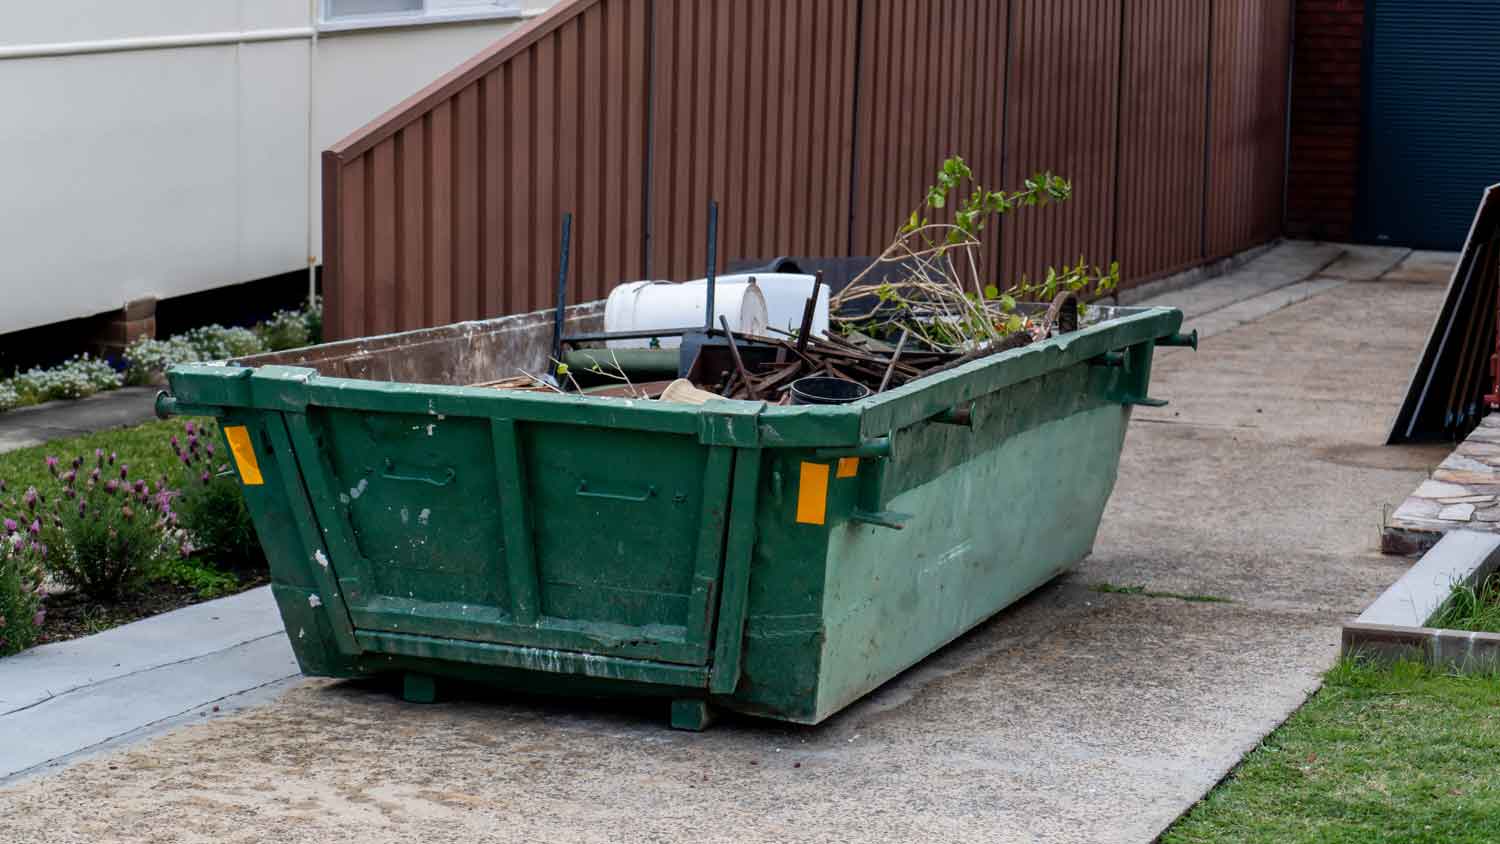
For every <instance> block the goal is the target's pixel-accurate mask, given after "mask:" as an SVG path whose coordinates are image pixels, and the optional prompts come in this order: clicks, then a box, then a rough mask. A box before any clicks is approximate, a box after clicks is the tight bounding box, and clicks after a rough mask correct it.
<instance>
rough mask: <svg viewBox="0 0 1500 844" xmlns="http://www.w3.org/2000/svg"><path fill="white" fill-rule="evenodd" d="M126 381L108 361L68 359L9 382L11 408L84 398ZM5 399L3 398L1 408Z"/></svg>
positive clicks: (34, 368) (33, 370) (16, 377)
mask: <svg viewBox="0 0 1500 844" xmlns="http://www.w3.org/2000/svg"><path fill="white" fill-rule="evenodd" d="M122 381H123V379H122V378H121V376H120V373H118V372H116V371H115V368H114V367H112V366H110V365H109V363H108V361H104V360H100V359H99V358H95V357H90V356H88V355H87V354H84V355H79V356H78V357H75V358H69V359H68V360H67V361H65V362H64V363H61V364H59V365H57V366H54V367H50V368H45V369H44V368H42V367H32V368H31V369H28V370H26V371H25V372H22V373H20V374H18V375H16V376H15V377H14V378H12V379H10V381H9V388H10V392H12V393H13V394H14V400H13V401H12V402H11V404H12V406H20V405H28V404H40V403H42V402H47V401H56V400H58V399H82V398H87V397H89V396H92V395H94V394H95V393H98V392H100V391H103V390H113V389H115V388H116V387H119V386H120V384H121V383H122ZM5 403H6V401H5V399H3V398H0V409H3V408H4V404H5Z"/></svg>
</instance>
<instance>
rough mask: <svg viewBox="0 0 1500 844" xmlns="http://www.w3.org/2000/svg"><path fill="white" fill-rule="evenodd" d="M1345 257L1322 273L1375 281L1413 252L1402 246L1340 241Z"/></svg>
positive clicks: (1349, 279)
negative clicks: (1368, 244) (1369, 244)
mask: <svg viewBox="0 0 1500 844" xmlns="http://www.w3.org/2000/svg"><path fill="white" fill-rule="evenodd" d="M1337 245H1338V247H1339V248H1340V249H1342V250H1344V255H1343V257H1341V258H1339V259H1338V260H1337V261H1334V262H1333V263H1332V264H1330V265H1328V266H1327V267H1325V268H1324V269H1323V271H1322V273H1320V275H1323V276H1327V277H1328V278H1341V279H1344V280H1345V281H1374V280H1375V279H1377V278H1380V277H1381V276H1383V275H1385V274H1386V273H1388V272H1390V271H1391V270H1393V269H1395V268H1396V267H1397V266H1398V265H1399V264H1400V263H1401V262H1402V261H1404V260H1406V259H1407V258H1408V257H1410V256H1411V254H1412V252H1411V250H1410V249H1407V248H1405V247H1402V246H1366V245H1364V244H1359V243H1340V244H1337Z"/></svg>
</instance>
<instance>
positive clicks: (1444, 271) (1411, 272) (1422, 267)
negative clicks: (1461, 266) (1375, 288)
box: [1388, 251, 1461, 284]
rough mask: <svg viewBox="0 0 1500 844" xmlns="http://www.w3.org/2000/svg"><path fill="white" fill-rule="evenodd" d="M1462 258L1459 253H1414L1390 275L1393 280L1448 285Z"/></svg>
mask: <svg viewBox="0 0 1500 844" xmlns="http://www.w3.org/2000/svg"><path fill="white" fill-rule="evenodd" d="M1460 257H1461V255H1460V253H1458V252H1422V251H1417V252H1413V253H1411V254H1410V255H1408V256H1407V257H1406V259H1405V260H1403V261H1402V262H1401V263H1400V264H1398V265H1397V266H1396V268H1395V269H1393V270H1391V271H1390V273H1389V274H1388V276H1389V278H1390V279H1391V280H1393V281H1394V280H1399V281H1423V282H1430V283H1432V284H1447V283H1448V282H1449V281H1451V280H1452V279H1453V268H1454V267H1455V266H1457V264H1458V260H1459V258H1460Z"/></svg>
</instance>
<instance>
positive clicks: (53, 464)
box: [47, 454, 58, 475]
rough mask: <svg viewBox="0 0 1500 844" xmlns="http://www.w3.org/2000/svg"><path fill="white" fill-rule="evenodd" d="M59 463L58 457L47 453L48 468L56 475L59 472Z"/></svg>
mask: <svg viewBox="0 0 1500 844" xmlns="http://www.w3.org/2000/svg"><path fill="white" fill-rule="evenodd" d="M57 463H58V460H57V458H56V457H53V456H52V455H50V454H49V455H47V469H48V470H49V471H51V472H52V473H53V474H54V475H55V474H57Z"/></svg>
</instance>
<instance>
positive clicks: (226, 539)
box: [171, 422, 267, 573]
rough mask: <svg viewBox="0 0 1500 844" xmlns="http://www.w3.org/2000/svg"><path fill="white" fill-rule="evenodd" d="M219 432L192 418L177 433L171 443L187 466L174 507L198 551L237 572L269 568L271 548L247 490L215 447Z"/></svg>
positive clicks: (189, 539)
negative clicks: (249, 505) (257, 526)
mask: <svg viewBox="0 0 1500 844" xmlns="http://www.w3.org/2000/svg"><path fill="white" fill-rule="evenodd" d="M216 434H217V432H216V431H214V430H212V429H210V428H209V427H207V426H203V427H199V426H197V425H195V424H194V423H192V422H188V423H186V424H185V425H184V426H183V437H182V438H178V437H175V436H174V437H172V439H171V447H172V450H173V452H175V453H176V455H177V460H178V463H179V464H180V465H181V469H180V473H181V474H180V476H179V481H178V486H179V488H180V490H181V493H180V496H179V497H178V498H177V500H176V501H175V502H174V505H173V506H174V508H175V510H176V511H177V513H178V516H179V517H180V524H181V525H182V528H183V530H184V531H185V532H186V534H187V538H188V541H189V542H190V543H191V546H192V553H194V554H201V555H202V557H203V558H204V559H206V560H208V561H210V562H212V563H214V564H215V565H217V566H218V567H219V568H222V569H226V570H228V571H232V572H237V573H246V572H261V571H265V570H266V568H267V563H266V555H265V551H264V550H262V549H261V545H260V539H259V538H258V537H257V536H256V534H255V523H254V522H253V521H252V520H251V518H250V510H249V509H248V508H247V507H246V506H245V494H244V492H243V490H241V488H240V483H239V481H238V480H236V478H235V475H234V472H233V471H232V470H231V469H230V468H229V464H228V463H226V462H224V460H223V459H222V455H221V454H219V453H218V452H216V451H215V449H214V444H213V439H214V438H215V436H216Z"/></svg>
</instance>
